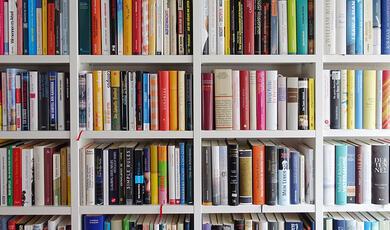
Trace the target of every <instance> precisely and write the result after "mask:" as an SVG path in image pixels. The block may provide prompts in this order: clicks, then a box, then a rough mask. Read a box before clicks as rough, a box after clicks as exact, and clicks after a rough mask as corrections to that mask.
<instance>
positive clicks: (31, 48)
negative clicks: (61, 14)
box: [28, 0, 37, 55]
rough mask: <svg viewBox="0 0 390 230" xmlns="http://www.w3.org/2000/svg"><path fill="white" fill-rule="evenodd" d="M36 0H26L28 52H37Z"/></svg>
mask: <svg viewBox="0 0 390 230" xmlns="http://www.w3.org/2000/svg"><path fill="white" fill-rule="evenodd" d="M36 8H37V6H36V0H28V54H29V55H36V54H37V14H36Z"/></svg>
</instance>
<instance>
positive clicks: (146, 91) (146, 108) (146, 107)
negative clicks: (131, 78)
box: [142, 73, 150, 130]
mask: <svg viewBox="0 0 390 230" xmlns="http://www.w3.org/2000/svg"><path fill="white" fill-rule="evenodd" d="M142 84H143V86H142V91H143V97H142V98H143V106H142V107H143V123H144V130H149V129H150V103H149V101H150V100H149V96H150V87H149V73H144V74H143V80H142Z"/></svg>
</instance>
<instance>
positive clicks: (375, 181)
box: [371, 144, 389, 204]
mask: <svg viewBox="0 0 390 230" xmlns="http://www.w3.org/2000/svg"><path fill="white" fill-rule="evenodd" d="M371 157H372V162H371V167H372V170H371V171H372V187H371V188H372V197H371V202H372V203H373V204H389V146H388V145H386V144H373V145H372V156H371Z"/></svg>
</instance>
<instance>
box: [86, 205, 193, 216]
mask: <svg viewBox="0 0 390 230" xmlns="http://www.w3.org/2000/svg"><path fill="white" fill-rule="evenodd" d="M192 213H194V206H192V205H163V206H162V214H192ZM80 214H160V205H106V206H99V205H96V206H80Z"/></svg>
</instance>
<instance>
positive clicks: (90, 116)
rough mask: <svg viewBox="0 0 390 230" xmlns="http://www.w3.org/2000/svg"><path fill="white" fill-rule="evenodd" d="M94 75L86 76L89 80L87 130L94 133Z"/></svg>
mask: <svg viewBox="0 0 390 230" xmlns="http://www.w3.org/2000/svg"><path fill="white" fill-rule="evenodd" d="M92 76H93V75H92V73H91V72H88V73H87V74H86V80H87V87H86V91H87V95H86V96H87V130H88V131H93V77H92Z"/></svg>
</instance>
